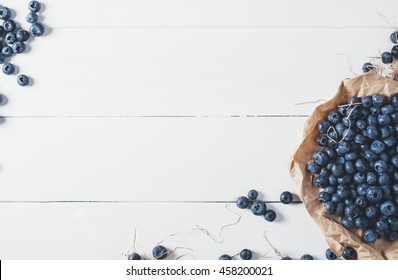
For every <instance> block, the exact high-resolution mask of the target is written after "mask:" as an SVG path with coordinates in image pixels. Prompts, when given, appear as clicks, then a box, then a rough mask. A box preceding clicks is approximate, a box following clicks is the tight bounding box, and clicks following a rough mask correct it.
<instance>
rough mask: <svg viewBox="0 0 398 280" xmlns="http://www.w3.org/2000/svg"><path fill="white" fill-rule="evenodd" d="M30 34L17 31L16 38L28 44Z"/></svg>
mask: <svg viewBox="0 0 398 280" xmlns="http://www.w3.org/2000/svg"><path fill="white" fill-rule="evenodd" d="M29 37H30V34H29V32H28V31H26V30H23V29H20V30H18V31H17V34H16V38H17V40H18V41H20V42H26V41H28V40H29Z"/></svg>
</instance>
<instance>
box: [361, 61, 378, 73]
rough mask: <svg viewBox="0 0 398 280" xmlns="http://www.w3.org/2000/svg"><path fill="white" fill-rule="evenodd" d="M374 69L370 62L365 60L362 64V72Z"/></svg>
mask: <svg viewBox="0 0 398 280" xmlns="http://www.w3.org/2000/svg"><path fill="white" fill-rule="evenodd" d="M373 69H375V67H374V66H373V65H372V63H369V62H366V63H365V64H364V65H363V66H362V72H364V73H367V72H369V71H371V70H373Z"/></svg>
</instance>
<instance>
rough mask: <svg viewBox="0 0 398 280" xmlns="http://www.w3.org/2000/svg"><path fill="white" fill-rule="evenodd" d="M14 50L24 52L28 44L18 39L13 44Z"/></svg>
mask: <svg viewBox="0 0 398 280" xmlns="http://www.w3.org/2000/svg"><path fill="white" fill-rule="evenodd" d="M12 51H13V52H14V53H23V52H25V51H26V46H25V44H24V43H22V42H20V41H16V42H15V43H14V44H13V45H12Z"/></svg>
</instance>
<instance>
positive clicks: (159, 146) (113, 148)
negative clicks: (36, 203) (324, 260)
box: [0, 118, 305, 201]
mask: <svg viewBox="0 0 398 280" xmlns="http://www.w3.org/2000/svg"><path fill="white" fill-rule="evenodd" d="M304 121H305V119H304V118H36V119H35V118H33V119H32V118H28V119H23V118H22V119H7V121H6V122H5V123H4V124H2V125H1V134H2V136H1V137H0V154H1V159H0V160H1V167H2V168H1V173H0V178H1V182H2V183H1V185H2V187H1V188H2V191H1V193H0V200H84V201H86V200H117V201H124V200H129V201H217V200H222V201H225V200H232V199H234V198H235V197H238V196H240V195H245V194H246V193H247V191H248V190H249V189H251V188H257V189H258V190H260V191H261V192H262V193H263V194H264V199H266V200H278V199H279V194H280V193H281V192H282V191H283V190H285V189H287V190H294V191H295V190H296V188H295V186H294V184H293V182H292V181H291V179H290V176H289V173H288V170H289V161H290V157H291V155H292V154H293V152H294V150H295V149H296V147H298V145H299V143H300V141H301V131H302V128H303V125H304ZM284 147H285V148H284Z"/></svg>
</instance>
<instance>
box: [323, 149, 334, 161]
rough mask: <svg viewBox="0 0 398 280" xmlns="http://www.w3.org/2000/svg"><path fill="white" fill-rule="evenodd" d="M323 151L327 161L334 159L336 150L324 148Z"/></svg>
mask: <svg viewBox="0 0 398 280" xmlns="http://www.w3.org/2000/svg"><path fill="white" fill-rule="evenodd" d="M324 151H325V153H326V154H327V156H328V158H329V159H334V158H336V157H337V153H336V150H334V149H332V148H329V147H326V148H325V150H324Z"/></svg>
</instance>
